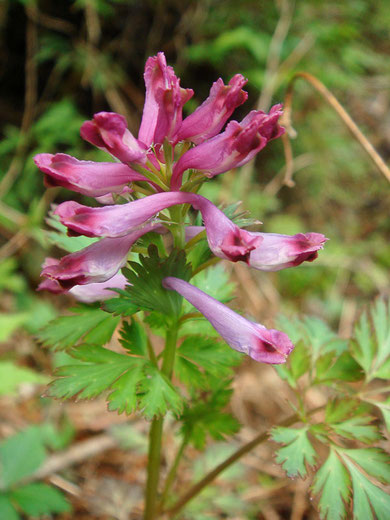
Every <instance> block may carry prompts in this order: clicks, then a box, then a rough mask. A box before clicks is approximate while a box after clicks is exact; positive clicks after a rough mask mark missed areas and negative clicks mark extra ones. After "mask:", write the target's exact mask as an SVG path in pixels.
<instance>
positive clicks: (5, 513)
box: [0, 493, 20, 520]
mask: <svg viewBox="0 0 390 520" xmlns="http://www.w3.org/2000/svg"><path fill="white" fill-rule="evenodd" d="M0 518H2V519H3V520H20V516H19V515H18V513H17V512H16V510H15V508H14V506H13V505H12V504H11V502H10V500H9V498H8V496H7V495H3V494H1V493H0Z"/></svg>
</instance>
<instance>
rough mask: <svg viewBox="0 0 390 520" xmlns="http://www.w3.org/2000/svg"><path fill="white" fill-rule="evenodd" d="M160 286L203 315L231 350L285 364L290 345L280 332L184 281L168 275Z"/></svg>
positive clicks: (266, 360) (261, 359) (272, 362)
mask: <svg viewBox="0 0 390 520" xmlns="http://www.w3.org/2000/svg"><path fill="white" fill-rule="evenodd" d="M163 286H164V287H165V288H166V289H171V290H174V291H176V292H178V293H179V294H181V295H182V296H183V297H184V298H185V299H186V300H188V301H189V302H190V303H191V304H192V305H193V306H194V307H196V308H197V309H198V311H199V312H201V313H202V314H203V316H205V318H207V319H208V320H209V322H210V323H211V325H212V326H213V327H214V329H215V330H216V331H217V332H218V333H219V334H220V335H221V336H222V337H223V339H224V340H225V341H226V343H227V344H228V345H230V347H232V349H234V350H237V351H238V352H243V353H245V354H247V355H248V356H250V357H251V358H252V359H254V360H255V361H261V362H263V363H270V364H280V363H285V362H286V360H287V356H288V355H289V354H290V352H291V351H292V350H293V348H294V345H293V344H292V342H291V340H290V338H289V337H288V336H287V334H285V333H284V332H280V331H278V330H275V329H267V328H266V327H264V325H261V324H260V323H254V322H252V321H249V320H247V319H245V318H244V317H243V316H240V315H239V314H237V313H236V312H234V311H233V310H232V309H229V307H227V306H226V305H223V304H222V303H220V302H219V301H218V300H216V299H214V298H212V297H211V296H209V295H208V294H206V293H204V292H203V291H201V290H200V289H198V288H197V287H194V286H193V285H191V284H190V283H188V282H185V281H184V280H180V279H179V278H175V277H173V276H169V277H167V278H164V280H163Z"/></svg>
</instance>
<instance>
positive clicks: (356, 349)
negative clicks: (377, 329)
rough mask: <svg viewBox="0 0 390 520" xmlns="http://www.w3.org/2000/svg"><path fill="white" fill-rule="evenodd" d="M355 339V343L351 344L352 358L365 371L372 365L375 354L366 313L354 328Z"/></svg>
mask: <svg viewBox="0 0 390 520" xmlns="http://www.w3.org/2000/svg"><path fill="white" fill-rule="evenodd" d="M355 337H356V343H353V354H354V357H355V359H356V361H357V362H358V363H359V364H360V366H362V367H363V368H364V369H365V371H367V370H368V368H369V367H370V366H371V364H372V360H373V358H374V352H375V350H374V344H373V341H372V337H371V330H370V324H369V322H368V318H367V313H363V314H362V315H361V317H360V320H359V321H358V323H357V325H356V327H355Z"/></svg>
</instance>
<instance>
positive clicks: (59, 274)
mask: <svg viewBox="0 0 390 520" xmlns="http://www.w3.org/2000/svg"><path fill="white" fill-rule="evenodd" d="M152 229H154V226H153V225H151V224H149V225H147V226H144V227H143V228H142V229H138V230H136V231H133V232H132V233H130V234H128V235H126V236H124V237H121V238H103V239H102V240H99V241H98V242H95V243H94V244H91V245H90V246H88V247H86V248H84V249H81V250H80V251H77V252H75V253H71V254H69V255H66V256H64V257H63V258H61V260H55V259H54V258H49V259H47V260H46V262H45V264H44V265H43V270H42V273H41V276H44V277H46V278H49V279H51V280H55V281H57V282H58V283H59V284H60V286H61V287H63V288H65V289H70V288H71V287H74V286H75V285H85V284H90V283H96V282H105V281H106V280H109V279H110V278H112V277H113V276H114V275H115V274H116V273H117V272H118V271H119V269H120V268H121V267H123V266H124V265H125V263H126V261H127V255H128V253H129V250H130V248H131V246H132V245H133V244H134V242H136V241H137V240H138V239H139V238H140V237H141V236H142V235H144V234H146V233H148V232H149V231H151V230H152Z"/></svg>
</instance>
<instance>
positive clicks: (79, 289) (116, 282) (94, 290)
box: [37, 259, 128, 303]
mask: <svg viewBox="0 0 390 520" xmlns="http://www.w3.org/2000/svg"><path fill="white" fill-rule="evenodd" d="M47 260H49V259H47ZM50 260H55V259H50ZM127 284H128V281H127V279H126V278H125V277H124V276H123V274H122V273H117V274H115V275H114V276H113V277H112V278H110V279H109V280H107V281H105V282H101V283H90V284H88V285H75V286H74V287H72V288H71V289H69V290H68V289H65V288H64V287H62V286H61V285H60V284H59V283H58V281H57V280H51V279H50V278H47V279H46V280H44V281H43V282H41V283H40V284H39V287H38V288H37V291H49V292H51V293H54V294H64V293H68V294H71V295H72V296H74V297H75V298H76V300H79V301H81V302H84V303H92V302H96V301H100V300H107V299H108V298H115V297H116V296H118V294H117V293H116V292H113V291H112V289H124V288H125V287H126V285H127Z"/></svg>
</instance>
